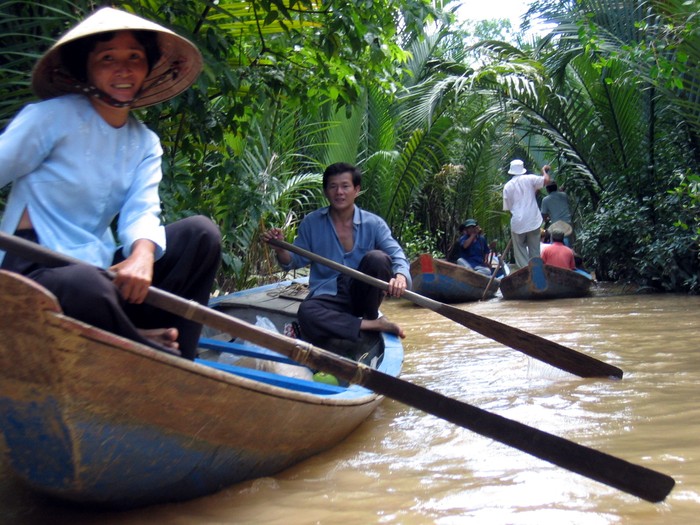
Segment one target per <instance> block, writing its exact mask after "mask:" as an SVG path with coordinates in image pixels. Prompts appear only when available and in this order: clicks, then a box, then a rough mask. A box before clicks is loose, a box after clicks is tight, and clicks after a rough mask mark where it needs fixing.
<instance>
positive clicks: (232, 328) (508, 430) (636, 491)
mask: <svg viewBox="0 0 700 525" xmlns="http://www.w3.org/2000/svg"><path fill="white" fill-rule="evenodd" d="M0 248H1V249H5V250H12V251H13V252H14V253H17V254H20V255H21V256H22V257H24V258H26V259H29V260H33V261H35V262H39V263H41V264H44V265H49V266H60V265H65V264H72V263H75V262H80V261H78V260H77V259H74V258H72V257H68V256H65V255H62V254H58V253H55V252H53V251H51V250H48V249H47V248H45V247H42V246H39V245H38V244H35V243H32V242H30V241H27V240H25V239H20V238H18V237H14V236H12V235H7V234H5V233H2V232H0ZM83 264H84V263H83ZM385 284H386V283H385ZM146 302H147V303H148V304H151V305H153V306H156V307H158V308H161V309H163V310H166V311H168V312H170V313H173V314H176V315H179V316H181V317H184V318H185V319H189V320H191V321H194V322H197V323H200V324H206V325H208V326H211V327H213V328H216V329H218V330H220V331H222V332H226V333H229V334H231V335H236V336H239V337H242V338H243V339H246V340H248V341H250V342H252V343H254V344H257V345H260V346H263V347H266V348H270V349H271V350H274V351H276V352H279V353H281V354H284V355H286V356H287V357H289V358H290V359H293V360H294V361H296V362H298V363H300V364H303V365H307V366H309V367H311V368H314V369H317V370H323V371H325V372H329V373H331V374H333V375H335V376H337V377H340V378H342V379H345V380H346V381H349V382H351V383H355V384H359V385H362V386H365V387H367V388H368V389H370V390H372V391H374V392H376V393H378V394H381V395H385V396H386V397H389V398H391V399H395V400H396V401H400V402H402V403H405V404H407V405H409V406H412V407H415V408H418V409H421V410H423V411H425V412H427V413H428V414H432V415H434V416H437V417H439V418H441V419H444V420H446V421H450V422H452V423H454V424H456V425H459V426H461V427H464V428H467V429H470V430H473V431H474V432H477V433H479V434H481V435H483V436H486V437H489V438H492V439H495V440H497V441H500V442H501V443H504V444H506V445H509V446H512V447H514V448H517V449H518V450H521V451H523V452H526V453H528V454H531V455H533V456H535V457H538V458H540V459H543V460H545V461H548V462H550V463H553V464H555V465H558V466H560V467H563V468H565V469H568V470H571V471H572V472H576V473H578V474H581V475H583V476H586V477H589V478H591V479H594V480H597V481H600V482H601V483H605V484H607V485H609V486H611V487H615V488H617V489H619V490H622V491H624V492H628V493H630V494H633V495H635V496H637V497H640V498H642V499H645V500H647V501H651V502H658V501H663V500H664V499H665V498H666V496H667V495H668V493H669V492H670V491H671V489H672V488H673V486H674V484H675V481H674V480H673V478H671V477H670V476H667V475H666V474H662V473H660V472H656V471H654V470H651V469H648V468H646V467H642V466H640V465H635V464H633V463H630V462H628V461H625V460H623V459H620V458H617V457H615V456H611V455H609V454H606V453H603V452H600V451H598V450H595V449H592V448H589V447H585V446H583V445H579V444H577V443H574V442H573V441H568V440H566V439H564V438H561V437H558V436H555V435H553V434H549V433H547V432H543V431H542V430H539V429H536V428H533V427H529V426H527V425H524V424H522V423H518V422H516V421H512V420H510V419H507V418H504V417H502V416H499V415H496V414H492V413H490V412H487V411H486V410H482V409H480V408H477V407H474V406H471V405H469V404H467V403H465V402H463V401H459V400H457V399H453V398H450V397H447V396H444V395H442V394H439V393H437V392H434V391H432V390H429V389H427V388H425V387H422V386H419V385H415V384H413V383H410V382H408V381H404V380H402V379H399V378H397V377H394V376H390V375H388V374H384V373H382V372H380V371H378V370H374V369H372V368H369V367H368V366H366V365H364V364H362V363H357V362H355V361H351V360H349V359H346V358H344V357H340V356H338V355H335V354H333V353H331V352H328V351H326V350H323V349H321V348H317V347H315V346H313V345H311V344H309V343H306V342H304V341H301V340H298V339H293V338H290V337H287V336H285V335H282V334H278V333H276V332H271V331H268V330H265V329H262V328H259V327H257V326H255V325H252V324H250V323H247V322H245V321H242V320H240V319H236V318H235V317H231V316H228V315H226V314H224V313H222V312H219V311H216V310H212V309H211V308H207V307H204V306H202V305H200V304H199V303H197V302H195V301H188V300H185V299H182V298H181V297H179V296H177V295H174V294H171V293H169V292H166V291H164V290H159V289H157V288H153V287H151V288H150V290H149V293H148V296H147V298H146Z"/></svg>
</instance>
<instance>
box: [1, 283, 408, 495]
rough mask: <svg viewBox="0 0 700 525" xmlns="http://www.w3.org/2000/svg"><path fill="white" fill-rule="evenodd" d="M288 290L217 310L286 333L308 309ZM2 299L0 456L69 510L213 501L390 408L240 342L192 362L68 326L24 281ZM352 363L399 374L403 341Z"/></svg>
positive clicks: (235, 298) (364, 349)
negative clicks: (236, 485) (216, 494)
mask: <svg viewBox="0 0 700 525" xmlns="http://www.w3.org/2000/svg"><path fill="white" fill-rule="evenodd" d="M290 286H294V285H292V283H289V282H288V283H282V284H279V285H270V286H265V287H261V288H256V289H254V290H247V291H243V292H239V293H235V294H231V295H227V296H224V297H220V298H217V299H216V300H214V301H212V306H213V307H214V308H216V309H218V310H221V311H223V312H226V313H229V314H231V315H234V316H238V317H240V318H243V319H245V320H248V321H252V322H253V323H255V322H257V321H258V320H260V319H264V320H265V322H266V323H272V324H274V325H275V327H276V329H277V330H279V331H280V332H282V331H283V330H285V327H286V328H287V330H289V328H290V327H293V326H294V325H293V323H294V320H295V315H296V311H297V308H298V304H299V302H300V300H299V298H294V297H290V296H293V295H294V293H293V291H294V287H292V288H290ZM290 290H291V292H290ZM0 295H1V297H2V299H1V300H0V309H1V310H2V311H1V315H0V432H1V435H2V440H1V441H0V445H1V447H2V451H3V453H4V454H5V457H6V463H7V464H8V465H9V466H10V467H11V469H12V470H13V471H14V473H15V474H16V476H17V477H19V478H20V479H21V480H22V481H23V482H24V483H25V484H27V485H29V486H30V487H32V488H33V489H35V490H37V491H39V492H41V493H44V494H47V495H50V496H53V497H56V498H59V499H63V500H68V501H73V502H79V503H81V504H90V505H102V506H110V507H119V508H128V507H136V506H145V505H150V504H155V503H162V502H169V501H180V500H186V499H191V498H196V497H199V496H203V495H206V494H210V493H213V492H216V491H218V490H220V489H222V488H224V487H226V486H229V485H231V484H234V483H237V482H240V481H244V480H248V479H252V478H257V477H261V476H269V475H272V474H275V473H276V472H279V471H281V470H283V469H285V468H287V467H289V466H291V465H293V464H295V463H298V462H300V461H302V460H303V459H305V458H308V457H310V456H312V455H314V454H318V453H319V452H322V451H324V450H326V449H329V448H331V447H333V446H334V445H336V444H337V443H339V442H340V441H342V440H343V439H344V438H345V437H347V436H348V435H349V434H350V433H351V432H352V431H353V430H355V429H356V428H357V427H358V426H359V425H360V424H361V423H362V422H363V421H364V420H365V419H366V418H367V417H368V416H369V415H370V414H371V413H372V411H373V410H374V409H375V408H376V407H377V406H378V405H379V403H380V402H381V401H382V397H381V396H379V395H377V394H375V393H373V392H371V391H369V390H367V389H366V388H364V387H360V386H357V385H345V386H343V385H334V384H327V383H325V382H318V381H314V380H313V378H312V377H311V376H312V374H313V371H309V370H302V368H303V367H300V366H294V365H293V364H291V363H289V362H287V361H288V360H286V358H284V357H282V356H281V355H280V354H276V353H274V352H271V351H269V350H265V349H260V348H256V347H253V346H251V345H248V344H246V343H245V342H241V341H234V342H231V339H235V337H234V336H235V334H233V335H231V336H229V335H226V336H223V335H222V334H216V333H211V332H210V333H207V334H206V335H207V336H208V337H207V338H206V339H203V341H202V350H201V353H200V356H199V358H198V359H197V360H196V361H195V362H191V361H187V360H185V359H181V358H178V357H175V356H172V355H168V354H166V353H163V352H158V351H156V350H153V349H151V348H149V347H146V346H143V345H141V344H138V343H136V342H134V341H131V340H128V339H125V338H122V337H119V336H116V335H114V334H111V333H108V332H105V331H103V330H99V329H97V328H95V327H93V326H90V325H87V324H85V323H82V322H80V321H77V320H75V319H72V318H69V317H67V316H65V315H64V314H63V313H62V312H61V309H60V307H59V306H58V304H57V302H56V300H55V298H54V297H53V296H52V295H51V294H50V293H48V292H47V291H46V290H45V289H43V288H41V287H40V286H39V285H37V284H36V283H34V282H33V281H30V280H28V279H25V278H23V277H21V276H18V275H16V274H12V273H8V272H4V271H0ZM343 351H344V352H346V351H350V352H351V355H352V356H354V357H355V358H357V359H361V360H363V362H365V363H368V364H370V366H376V367H377V368H378V369H379V370H381V371H383V372H385V373H387V374H391V375H394V376H397V375H398V374H399V373H400V370H401V365H402V361H403V348H402V345H401V343H400V341H399V339H398V338H397V337H396V336H393V335H390V334H382V335H381V336H379V335H377V337H376V338H375V339H373V338H371V337H370V338H366V339H363V341H362V344H361V345H359V346H357V347H355V348H350V347H346V348H344V349H343ZM230 355H233V356H237V357H235V358H234V359H231V358H225V359H224V358H223V356H230ZM268 363H277V364H275V365H269V364H268ZM280 367H281V368H280ZM289 370H293V373H291V374H289V373H288V372H289ZM299 372H301V373H299Z"/></svg>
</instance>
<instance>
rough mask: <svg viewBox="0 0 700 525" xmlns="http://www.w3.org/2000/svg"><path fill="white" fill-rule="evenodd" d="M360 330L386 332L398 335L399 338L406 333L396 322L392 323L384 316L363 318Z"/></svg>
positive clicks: (403, 336)
mask: <svg viewBox="0 0 700 525" xmlns="http://www.w3.org/2000/svg"><path fill="white" fill-rule="evenodd" d="M360 330H368V331H373V332H386V333H389V334H394V335H398V336H399V337H400V338H401V339H404V338H405V337H406V334H405V333H404V331H403V328H401V327H400V326H399V325H397V324H396V323H392V322H391V321H389V319H387V318H386V317H380V318H379V319H372V320H370V319H363V320H362V322H361V323H360Z"/></svg>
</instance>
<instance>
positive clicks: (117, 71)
mask: <svg viewBox="0 0 700 525" xmlns="http://www.w3.org/2000/svg"><path fill="white" fill-rule="evenodd" d="M87 74H88V82H89V83H90V84H92V85H93V86H95V87H96V88H97V89H99V90H100V91H102V92H104V93H106V94H107V95H109V96H110V97H112V98H113V99H115V100H118V101H120V102H129V101H130V100H132V99H133V98H134V97H135V96H136V95H137V93H138V92H139V90H140V89H141V86H142V85H143V81H144V80H145V79H146V76H147V75H148V59H147V57H146V51H145V49H144V47H143V46H142V45H141V44H140V43H139V42H138V40H136V38H135V37H134V35H133V33H132V32H131V31H119V32H118V33H116V34H115V36H114V38H112V39H111V40H108V41H107V42H97V44H96V45H95V49H93V50H92V51H91V52H90V54H89V55H88V59H87Z"/></svg>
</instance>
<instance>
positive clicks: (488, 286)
mask: <svg viewBox="0 0 700 525" xmlns="http://www.w3.org/2000/svg"><path fill="white" fill-rule="evenodd" d="M512 242H513V239H512V238H510V239H508V244H506V249H505V250H503V253H502V254H501V256H500V257H499V258H498V265H497V266H496V269H495V270H494V271H493V273H492V274H491V279H489V284H487V285H486V288H484V295H482V296H481V300H482V301H483V300H484V299H485V298H486V294H487V293H488V292H489V288H491V283H492V282H493V280H494V279H495V278H496V274H497V273H498V272H499V271H501V266H503V260H504V259H505V256H506V254H507V253H508V250H510V245H511V243H512Z"/></svg>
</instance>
